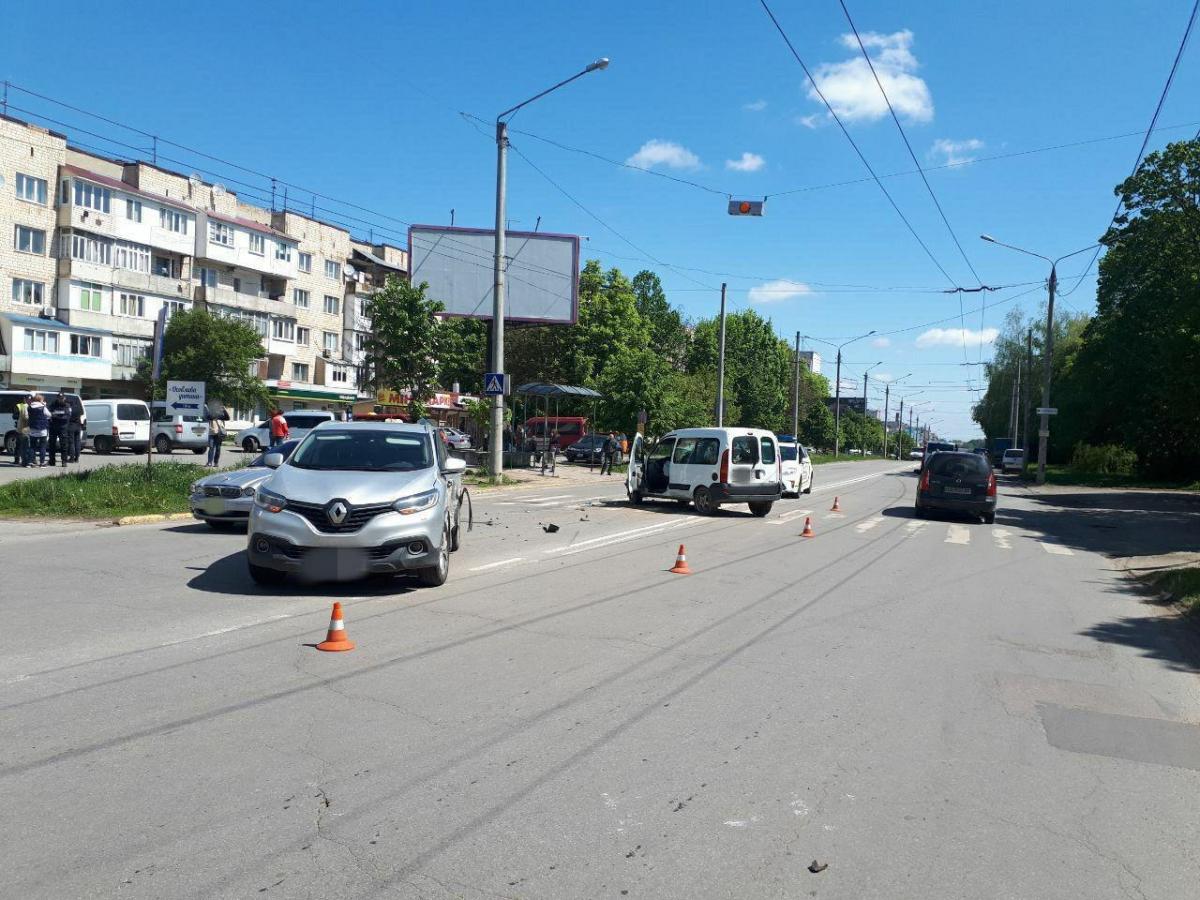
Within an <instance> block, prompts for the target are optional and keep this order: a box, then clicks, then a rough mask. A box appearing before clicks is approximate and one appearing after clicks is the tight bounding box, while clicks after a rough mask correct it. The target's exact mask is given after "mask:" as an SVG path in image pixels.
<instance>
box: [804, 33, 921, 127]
mask: <svg viewBox="0 0 1200 900" xmlns="http://www.w3.org/2000/svg"><path fill="white" fill-rule="evenodd" d="M841 41H842V45H843V46H844V47H846V48H847V49H848V50H852V51H854V56H852V57H851V58H850V59H847V60H844V61H843V62H838V63H822V64H821V65H819V66H817V69H816V71H815V72H814V73H813V78H814V79H815V80H816V82H817V86H818V87H819V88H820V89H821V93H822V94H824V95H825V99H826V100H828V101H829V104H830V105H831V106H832V107H833V108H834V110H836V111H837V114H838V116H840V117H841V118H842V119H844V120H845V121H847V122H859V121H863V122H873V121H875V120H876V119H882V118H883V117H884V116H886V115H887V114H888V108H887V101H886V100H884V99H883V94H881V93H880V91H879V85H877V84H876V83H875V76H874V75H872V74H871V69H870V67H869V66H868V65H867V61H866V60H865V59H863V57H862V53H861V51H860V50H859V48H858V41H857V40H855V37H854V35H853V34H843V35H842V38H841ZM862 41H863V46H865V47H866V48H867V52H868V53H870V54H871V61H872V62H873V63H874V64H875V71H876V73H877V74H878V75H879V80H880V82H881V83H882V84H883V89H884V90H885V91H887V95H888V99H890V100H891V101H892V107H893V108H894V109H895V110H896V114H897V115H898V116H900V117H901V118H903V119H907V120H908V121H910V122H930V121H932V120H933V95H932V94H930V92H929V86H928V85H927V84H926V83H925V82H924V80H923V79H921V78H919V77H917V76H916V75H914V74H913V72H914V71H915V70H916V68H917V58H916V57H915V56H913V54H912V51H911V50H910V49H909V47H911V46H912V42H913V33H912V32H911V31H909V30H907V29H905V30H904V31H897V32H895V33H893V34H879V33H877V32H874V31H869V32H866V33H865V34H863V35H862ZM808 96H809V98H810V99H812V100H816V101H817V102H820V100H821V98H820V97H819V96H818V95H817V92H816V91H815V90H813V87H812V85H811V84H810V85H809V86H808ZM804 124H807V123H804ZM809 127H810V128H811V127H813V126H812V125H809Z"/></svg>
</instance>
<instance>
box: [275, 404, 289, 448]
mask: <svg viewBox="0 0 1200 900" xmlns="http://www.w3.org/2000/svg"><path fill="white" fill-rule="evenodd" d="M288 434H289V432H288V423H287V419H285V418H284V417H283V410H282V409H276V410H275V412H274V413H273V414H272V415H271V446H272V447H278V446H279V445H280V444H282V443H283V442H284V441H286V440H287V438H288Z"/></svg>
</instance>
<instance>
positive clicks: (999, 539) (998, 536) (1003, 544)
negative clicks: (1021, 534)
mask: <svg viewBox="0 0 1200 900" xmlns="http://www.w3.org/2000/svg"><path fill="white" fill-rule="evenodd" d="M1010 537H1012V532H1010V531H1008V530H1007V529H1005V528H993V529H992V539H993V540H994V541H995V542H996V546H997V547H998V548H999V549H1001V550H1011V549H1012V541H1010V540H1009V538H1010Z"/></svg>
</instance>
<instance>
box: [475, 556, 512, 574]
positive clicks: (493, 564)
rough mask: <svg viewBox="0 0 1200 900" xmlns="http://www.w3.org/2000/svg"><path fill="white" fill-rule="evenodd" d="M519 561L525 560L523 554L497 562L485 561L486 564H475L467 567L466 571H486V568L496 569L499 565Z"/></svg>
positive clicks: (507, 564)
mask: <svg viewBox="0 0 1200 900" xmlns="http://www.w3.org/2000/svg"><path fill="white" fill-rule="evenodd" d="M519 562H525V557H524V556H514V557H513V558H512V559H502V560H499V561H498V562H493V563H487V564H486V565H482V566H475V567H474V568H471V569H468V570H467V571H468V572H486V571H487V570H488V569H498V568H500V567H501V566H511V565H512V564H513V563H519Z"/></svg>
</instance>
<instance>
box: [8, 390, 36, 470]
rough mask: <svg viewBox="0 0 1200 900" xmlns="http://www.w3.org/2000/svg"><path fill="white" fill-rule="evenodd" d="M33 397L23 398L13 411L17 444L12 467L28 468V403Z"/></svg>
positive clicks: (30, 395)
mask: <svg viewBox="0 0 1200 900" xmlns="http://www.w3.org/2000/svg"><path fill="white" fill-rule="evenodd" d="M32 399H33V395H32V394H29V395H28V396H26V397H23V398H22V399H21V401H20V402H19V403H17V405H16V407H15V408H14V409H13V414H12V415H13V426H14V427H15V429H16V432H17V442H16V444H15V449H14V451H13V465H14V466H21V467H22V468H29V401H30V400H32Z"/></svg>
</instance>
